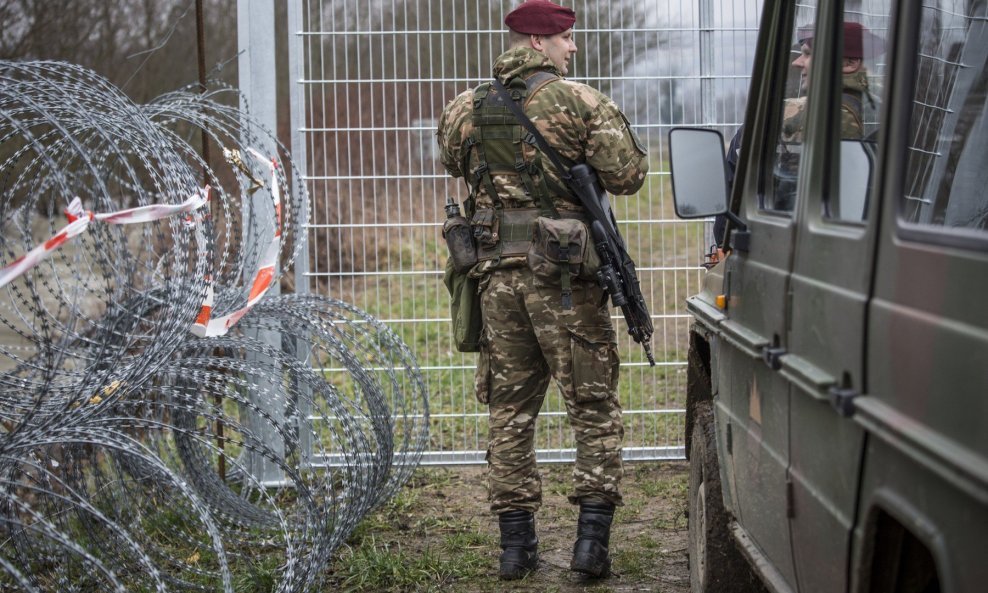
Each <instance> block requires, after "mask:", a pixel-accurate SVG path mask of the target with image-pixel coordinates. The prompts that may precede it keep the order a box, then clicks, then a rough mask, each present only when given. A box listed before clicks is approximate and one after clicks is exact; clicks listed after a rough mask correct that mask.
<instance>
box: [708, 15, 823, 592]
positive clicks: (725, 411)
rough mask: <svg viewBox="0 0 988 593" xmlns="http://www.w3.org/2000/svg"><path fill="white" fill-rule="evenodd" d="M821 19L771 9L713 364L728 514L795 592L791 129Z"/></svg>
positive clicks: (743, 153) (741, 162) (796, 176)
mask: <svg viewBox="0 0 988 593" xmlns="http://www.w3.org/2000/svg"><path fill="white" fill-rule="evenodd" d="M816 12H817V9H816V5H815V3H799V6H798V7H797V6H796V3H791V2H779V3H774V4H771V5H766V11H765V13H764V15H763V20H762V27H761V30H762V35H761V37H760V39H759V46H758V52H757V55H758V56H759V57H758V59H757V60H756V65H755V72H754V75H753V78H752V80H753V81H755V82H754V85H753V87H752V90H751V95H750V96H749V98H748V101H749V108H748V111H747V114H746V117H745V132H744V134H743V136H742V138H741V147H740V151H739V153H738V155H734V156H738V157H739V158H738V169H737V171H736V174H735V182H734V188H733V193H732V210H733V211H734V212H736V213H738V215H739V216H740V217H741V218H742V219H743V221H744V223H745V225H746V227H747V229H746V230H734V231H733V234H732V236H731V240H730V247H731V253H730V255H729V256H728V258H727V261H726V269H725V280H724V286H725V295H724V296H725V301H726V315H727V319H726V320H724V321H723V322H722V324H721V326H720V328H721V331H722V333H721V337H722V339H721V340H720V341H719V343H718V346H717V347H718V349H719V351H717V352H715V353H714V356H713V357H712V359H713V360H715V361H716V363H715V364H717V365H718V368H717V369H715V370H714V372H715V373H716V374H717V376H718V378H719V380H718V381H717V382H716V383H717V385H718V387H717V391H718V396H717V397H716V398H715V403H716V406H715V414H716V416H717V422H716V424H717V438H718V440H719V444H718V449H719V450H720V451H723V452H726V456H725V457H724V458H723V463H722V464H721V470H722V478H723V484H724V485H725V488H724V489H725V501H724V502H725V506H727V507H728V508H729V509H730V510H731V511H732V512H733V513H734V516H735V517H736V518H737V520H738V527H737V528H738V529H739V530H740V533H739V534H738V535H740V537H741V538H742V540H745V541H748V542H751V544H752V545H753V546H754V548H755V552H756V554H760V555H762V556H764V558H765V559H766V560H768V564H770V565H771V566H772V567H773V575H772V578H773V580H776V581H777V582H781V585H782V587H783V588H789V589H793V590H794V589H795V586H796V578H795V573H794V570H793V563H792V548H791V542H790V538H789V528H788V527H789V526H788V517H787V508H788V504H787V501H788V496H789V488H788V485H787V470H788V466H789V438H790V437H789V415H790V409H789V406H790V403H789V384H788V382H787V381H786V379H785V378H784V377H782V375H781V374H780V373H779V372H778V369H779V365H780V357H781V355H782V354H784V353H785V352H786V350H787V349H788V348H789V344H788V334H787V326H788V317H789V310H788V308H789V298H788V294H789V274H790V270H791V267H792V261H793V253H794V246H795V241H796V220H797V218H798V216H799V213H800V209H801V207H802V206H801V205H800V204H799V201H798V200H797V199H796V195H797V187H798V185H799V183H800V175H801V172H800V155H801V151H802V148H803V147H802V146H801V141H799V140H800V139H799V138H798V137H794V136H792V135H787V136H786V138H787V139H786V140H785V141H783V140H782V136H783V132H782V129H783V126H784V124H785V123H787V122H786V120H787V119H791V116H792V115H793V114H792V113H787V111H788V112H791V111H792V110H793V109H794V108H796V107H798V104H799V103H805V96H801V90H800V82H799V73H798V72H795V71H793V70H792V69H790V63H791V61H792V60H793V55H792V53H791V50H792V46H793V43H794V39H795V37H796V24H797V23H805V22H813V21H814V20H815V18H816V17H815V15H816ZM801 108H802V107H799V109H801ZM797 111H798V109H797ZM797 115H798V113H797ZM789 123H792V122H789ZM732 145H733V143H732Z"/></svg>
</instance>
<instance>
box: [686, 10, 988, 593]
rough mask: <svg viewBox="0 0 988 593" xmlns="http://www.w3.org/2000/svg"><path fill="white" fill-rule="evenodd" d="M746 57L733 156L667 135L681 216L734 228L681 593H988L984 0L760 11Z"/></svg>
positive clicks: (705, 307) (698, 357)
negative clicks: (749, 72) (853, 83)
mask: <svg viewBox="0 0 988 593" xmlns="http://www.w3.org/2000/svg"><path fill="white" fill-rule="evenodd" d="M848 23H856V24H855V25H850V26H849V25H848ZM756 52H757V53H756V59H755V67H754V71H753V78H752V83H751V90H750V93H749V97H748V107H747V111H746V115H745V125H744V132H743V134H742V135H741V136H740V137H738V138H737V139H736V140H740V146H739V147H738V144H737V143H732V145H731V151H732V152H729V154H728V159H727V160H726V161H725V158H724V146H725V139H724V138H723V137H722V136H721V135H720V133H719V132H717V131H713V130H705V129H689V128H678V129H674V130H673V131H672V132H671V133H670V155H671V157H670V158H671V169H672V174H673V189H674V193H675V197H676V209H677V213H678V214H679V215H680V216H681V217H683V218H708V217H712V216H718V217H720V218H721V220H722V221H724V223H725V224H724V227H725V233H724V234H723V236H720V237H715V239H716V240H717V241H718V243H719V244H720V246H721V247H722V248H723V253H724V254H726V255H724V256H723V257H720V258H719V261H716V262H714V261H711V262H710V266H709V270H708V271H707V273H706V277H705V279H704V284H703V290H702V291H701V292H700V293H699V294H697V295H696V296H693V297H691V298H690V299H689V300H688V309H689V311H690V313H691V315H692V316H693V318H694V323H693V324H692V327H691V333H690V351H689V367H688V395H687V400H688V401H687V426H686V437H687V441H686V444H687V449H686V450H687V457H688V458H689V461H690V487H689V496H690V504H689V536H690V572H691V581H692V585H693V591H694V592H697V593H706V592H712V593H723V592H731V591H755V590H761V589H762V588H763V587H764V588H767V589H769V590H771V591H777V592H779V591H799V592H821V593H822V592H855V593H857V592H863V591H874V592H881V593H886V592H888V593H892V592H901V593H913V592H915V593H933V592H940V591H944V592H981V591H988V123H986V119H988V116H986V101H985V99H986V92H988V69H986V63H988V2H986V1H985V0H956V1H952V0H922V1H920V0H899V1H891V0H881V1H879V0H857V1H855V0H845V1H844V2H840V1H838V2H802V1H800V2H794V1H792V0H785V1H783V0H765V1H764V13H763V16H762V21H761V27H760V34H759V40H758V45H757V50H756ZM810 64H812V66H810ZM859 72H864V73H865V74H864V75H860V74H857V73H859ZM852 76H853V77H856V80H858V81H859V82H861V81H865V83H866V84H863V85H862V84H859V85H858V87H857V89H856V90H855V92H851V91H850V90H849V82H848V80H849V78H851V77H852ZM861 86H864V89H863V90H862V88H861ZM854 95H856V97H855V96H854ZM855 98H857V99H858V100H857V101H856V102H855V101H854V99H855ZM849 113H852V114H853V116H856V117H857V118H858V120H859V121H858V123H859V124H860V126H858V131H857V132H856V133H849V132H848V131H847V126H845V125H844V124H845V123H846V121H847V119H848V118H849V117H851V116H850V115H849ZM718 163H720V164H718ZM729 165H730V166H729ZM722 167H723V175H722V174H721V173H720V172H721V168H722ZM731 179H733V182H730V183H729V180H731ZM725 196H726V198H725ZM718 228H719V225H718ZM711 259H712V260H714V259H718V258H711Z"/></svg>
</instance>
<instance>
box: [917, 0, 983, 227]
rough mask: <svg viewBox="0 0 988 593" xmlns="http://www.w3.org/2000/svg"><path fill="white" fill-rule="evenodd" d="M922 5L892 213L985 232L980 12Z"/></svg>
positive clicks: (962, 5) (968, 5) (967, 5)
mask: <svg viewBox="0 0 988 593" xmlns="http://www.w3.org/2000/svg"><path fill="white" fill-rule="evenodd" d="M926 4H927V5H926V6H924V8H923V14H922V25H921V27H920V46H919V59H918V61H917V69H916V91H915V94H914V97H913V107H912V121H911V123H910V130H911V135H910V138H911V145H910V146H909V149H908V159H909V160H908V166H907V167H906V183H905V191H904V195H903V196H902V197H901V201H900V208H899V215H900V217H901V219H902V220H903V221H904V222H905V223H909V224H915V225H920V226H924V227H933V228H941V229H943V230H945V231H949V230H955V229H964V230H968V231H972V230H973V231H975V232H977V231H980V232H984V231H988V191H985V188H986V187H988V162H986V159H985V154H988V129H986V125H985V93H986V86H988V84H986V69H985V66H986V56H988V8H986V4H985V3H984V2H968V1H964V0H956V1H944V0H938V1H936V2H932V1H931V2H928V3H926Z"/></svg>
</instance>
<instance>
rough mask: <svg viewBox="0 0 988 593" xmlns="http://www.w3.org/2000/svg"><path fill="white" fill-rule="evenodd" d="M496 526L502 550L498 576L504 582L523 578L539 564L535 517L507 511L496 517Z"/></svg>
mask: <svg viewBox="0 0 988 593" xmlns="http://www.w3.org/2000/svg"><path fill="white" fill-rule="evenodd" d="M498 525H499V526H500V527H501V549H502V550H503V552H501V568H500V570H499V572H498V576H500V577H501V579H502V580H505V581H513V580H516V579H521V578H524V577H525V576H527V575H528V573H530V572H532V571H534V570H535V568H536V567H537V566H538V564H539V552H538V546H539V538H538V537H536V535H535V516H534V515H533V514H532V513H531V512H529V511H508V512H506V513H501V514H500V515H499V516H498Z"/></svg>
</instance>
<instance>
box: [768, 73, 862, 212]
mask: <svg viewBox="0 0 988 593" xmlns="http://www.w3.org/2000/svg"><path fill="white" fill-rule="evenodd" d="M807 99H808V98H807V97H799V98H796V99H786V101H785V104H784V105H783V110H782V133H781V134H780V140H781V143H780V145H779V151H780V152H779V161H778V165H777V167H776V170H775V184H776V189H775V191H774V192H773V198H772V199H773V200H774V203H773V204H772V208H773V209H774V210H781V211H790V210H792V208H793V205H794V203H795V199H796V182H797V173H798V170H799V156H800V154H801V153H800V151H799V147H798V145H799V144H802V143H803V136H804V134H805V124H806V109H807V103H808V101H807ZM864 100H868V101H869V102H871V101H872V98H871V95H870V94H869V92H868V74H867V72H865V70H864V69H861V70H858V71H857V72H854V73H851V74H845V75H844V77H843V88H842V91H841V104H840V113H841V138H843V139H849V140H860V139H862V138H864V135H865V134H864V120H863V119H862V111H863V107H864V104H863V101H864Z"/></svg>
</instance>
